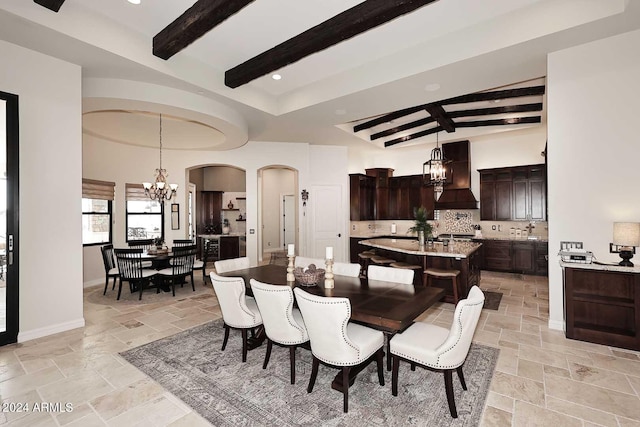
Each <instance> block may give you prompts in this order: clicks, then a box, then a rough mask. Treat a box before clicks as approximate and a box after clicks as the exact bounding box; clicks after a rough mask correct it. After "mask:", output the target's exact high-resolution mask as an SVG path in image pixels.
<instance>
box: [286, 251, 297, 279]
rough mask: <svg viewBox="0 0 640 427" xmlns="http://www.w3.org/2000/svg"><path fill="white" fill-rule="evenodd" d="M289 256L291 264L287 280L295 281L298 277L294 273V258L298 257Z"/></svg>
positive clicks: (288, 267)
mask: <svg viewBox="0 0 640 427" xmlns="http://www.w3.org/2000/svg"><path fill="white" fill-rule="evenodd" d="M287 258H289V264H288V265H287V282H295V280H296V278H295V276H294V275H293V270H294V268H293V260H294V259H295V258H296V256H295V255H287Z"/></svg>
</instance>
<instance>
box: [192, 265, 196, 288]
mask: <svg viewBox="0 0 640 427" xmlns="http://www.w3.org/2000/svg"><path fill="white" fill-rule="evenodd" d="M191 289H193V292H195V291H196V284H195V282H194V281H193V270H191Z"/></svg>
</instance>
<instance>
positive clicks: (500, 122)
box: [456, 116, 542, 128]
mask: <svg viewBox="0 0 640 427" xmlns="http://www.w3.org/2000/svg"><path fill="white" fill-rule="evenodd" d="M541 121H542V118H541V117H540V116H528V117H514V118H512V119H493V120H476V121H473V122H457V123H456V126H457V127H459V128H476V127H481V126H504V125H520V124H524V123H540V122H541Z"/></svg>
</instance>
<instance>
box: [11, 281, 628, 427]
mask: <svg viewBox="0 0 640 427" xmlns="http://www.w3.org/2000/svg"><path fill="white" fill-rule="evenodd" d="M196 282H197V283H196V286H198V287H200V289H199V290H198V292H197V293H196V294H197V295H194V296H189V297H186V298H171V296H170V295H167V299H166V302H162V303H153V304H127V305H124V304H118V303H117V302H116V301H115V297H114V301H113V304H111V305H100V304H95V303H90V302H88V301H87V300H86V298H85V305H84V314H85V320H86V326H85V327H84V328H81V329H75V330H72V331H68V332H64V333H60V334H56V335H53V336H49V337H45V338H41V339H37V340H33V341H29V342H26V343H22V344H16V345H9V346H5V347H2V348H0V398H1V399H2V404H3V408H6V409H14V411H11V412H0V424H3V425H11V426H83V427H84V426H104V425H109V426H195V427H197V426H206V425H209V424H208V423H207V422H206V421H205V420H203V419H202V418H201V417H200V416H198V415H197V414H196V413H194V412H193V411H191V409H190V408H189V407H187V406H186V405H185V404H183V403H182V402H181V401H180V400H178V399H177V398H175V397H174V396H173V395H171V394H170V393H168V392H166V391H165V390H164V389H163V388H162V387H160V386H159V385H158V384H156V383H155V382H153V381H152V380H150V379H149V378H147V377H146V376H145V375H144V374H142V373H141V372H139V371H138V370H136V369H135V368H133V367H132V366H131V365H129V364H128V363H127V362H125V361H124V360H123V359H122V358H120V356H119V355H118V352H121V351H123V350H125V349H128V348H132V347H136V346H139V345H141V344H144V343H147V342H150V341H154V340H157V339H159V338H163V337H166V336H168V335H171V334H174V333H176V332H178V331H182V330H184V329H188V328H191V327H194V326H196V325H199V324H202V323H204V322H207V321H210V320H213V319H216V318H219V317H220V311H219V308H218V306H217V303H216V299H215V296H214V294H213V290H212V289H211V287H210V286H209V287H208V288H207V289H205V290H203V289H202V287H203V283H202V280H201V279H196ZM481 287H482V288H483V289H486V290H497V291H499V292H502V293H503V294H504V296H503V298H502V302H501V305H500V309H499V310H498V311H492V310H484V311H483V313H482V317H481V319H480V322H479V324H478V328H477V330H476V334H475V337H474V341H476V342H479V343H482V344H485V345H490V346H495V347H500V349H501V353H500V358H499V361H498V365H497V368H496V372H495V374H494V376H493V380H492V384H491V390H490V392H489V396H488V399H487V405H486V408H485V411H484V415H483V420H482V425H483V426H509V425H513V426H521V425H527V426H530V425H540V426H549V425H554V426H585V427H586V426H595V425H602V426H621V427H622V426H640V357H639V356H640V353H638V352H633V351H629V350H624V349H616V348H611V347H606V346H601V345H596V344H590V343H585V342H580V341H572V340H567V339H566V338H565V337H564V334H563V333H562V332H560V331H553V330H549V329H548V327H547V320H548V283H547V279H546V278H544V277H534V276H521V275H514V274H502V273H492V272H484V271H483V272H482V281H481ZM91 291H92V289H90V290H85V295H86V294H87V293H88V292H91ZM114 295H115V294H114ZM143 298H144V296H143ZM452 316H453V306H452V305H451V304H446V303H441V304H437V305H436V306H434V307H432V308H431V309H429V310H428V311H426V312H425V313H424V314H423V315H422V316H421V317H420V318H419V320H421V321H424V322H433V323H437V324H440V325H442V326H445V327H449V326H450V322H451V319H452ZM233 338H234V337H232V339H233ZM261 360H262V359H261ZM454 379H455V377H454ZM389 384H390V381H389ZM442 392H443V393H444V384H443V388H442ZM43 402H49V403H56V402H59V403H63V404H65V403H69V404H70V405H72V408H73V410H72V411H65V408H64V407H63V408H53V409H54V410H51V409H52V408H49V410H47V408H38V409H39V411H36V410H34V406H33V405H34V404H36V403H38V404H40V405H41V404H42V403H43ZM24 403H27V404H29V405H30V411H29V412H17V411H15V409H19V408H20V405H23V404H24ZM23 407H24V406H23ZM55 409H57V410H55Z"/></svg>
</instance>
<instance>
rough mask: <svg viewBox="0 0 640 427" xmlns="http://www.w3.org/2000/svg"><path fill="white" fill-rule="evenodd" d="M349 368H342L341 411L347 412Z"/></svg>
mask: <svg viewBox="0 0 640 427" xmlns="http://www.w3.org/2000/svg"><path fill="white" fill-rule="evenodd" d="M350 370H351V367H350V366H343V367H342V411H343V412H345V413H347V412H349V371H350Z"/></svg>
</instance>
